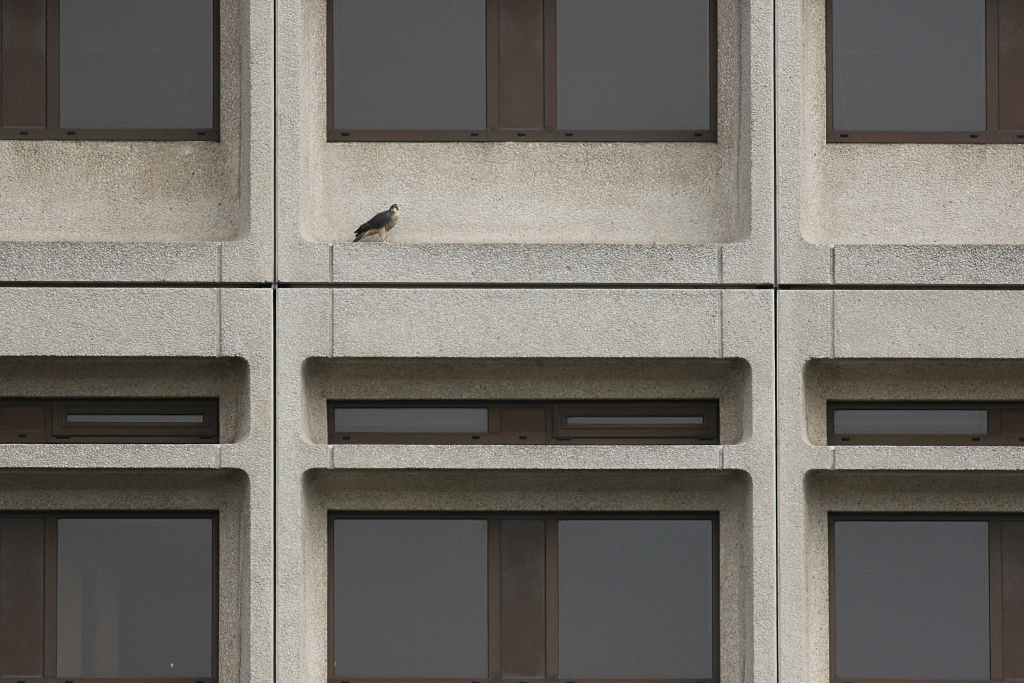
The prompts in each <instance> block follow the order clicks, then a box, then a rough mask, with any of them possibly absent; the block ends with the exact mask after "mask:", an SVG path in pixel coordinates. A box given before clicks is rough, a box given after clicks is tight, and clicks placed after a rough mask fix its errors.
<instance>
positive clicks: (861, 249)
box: [775, 0, 1024, 285]
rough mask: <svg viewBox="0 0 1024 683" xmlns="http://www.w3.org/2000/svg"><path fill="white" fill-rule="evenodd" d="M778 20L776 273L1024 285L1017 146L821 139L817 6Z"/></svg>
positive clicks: (805, 279)
mask: <svg viewBox="0 0 1024 683" xmlns="http://www.w3.org/2000/svg"><path fill="white" fill-rule="evenodd" d="M776 26H777V45H778V49H779V54H778V58H777V59H776V61H775V64H776V81H777V84H778V97H777V100H776V112H777V117H778V128H777V153H778V155H777V158H778V202H779V206H778V216H779V222H778V231H779V240H778V249H779V273H780V278H781V280H782V281H783V282H787V283H836V284H881V285H884V284H922V285H928V284H1019V283H1021V282H1024V271H1022V270H1021V268H1019V267H1018V266H1016V265H1013V264H1014V263H1015V262H1019V261H1020V260H1021V256H1022V254H1024V240H1021V236H1020V230H1019V217H1020V215H1021V209H1022V207H1024V204H1022V201H1024V200H1022V196H1024V193H1022V192H1021V190H1022V188H1024V172H1022V170H1021V169H1022V168H1024V164H1022V161H1024V146H1021V145H1013V144H987V145H976V144H958V145H953V144H867V143H826V141H825V135H826V101H825V100H826V64H825V54H826V52H825V5H824V3H821V2H814V1H812V0H784V1H783V2H779V3H777V4H776Z"/></svg>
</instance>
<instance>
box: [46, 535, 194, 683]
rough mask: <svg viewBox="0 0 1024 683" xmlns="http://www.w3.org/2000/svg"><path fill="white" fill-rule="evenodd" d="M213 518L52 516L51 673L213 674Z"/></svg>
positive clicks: (138, 675)
mask: <svg viewBox="0 0 1024 683" xmlns="http://www.w3.org/2000/svg"><path fill="white" fill-rule="evenodd" d="M213 580H214V570H213V521H212V520H210V519H61V520H58V522H57V674H58V676H60V677H62V678H63V677H68V678H77V677H85V676H97V677H118V676H120V677H169V676H174V677H186V676H187V677H190V678H191V677H195V678H201V677H209V676H211V675H212V666H213V664H212V660H213V654H212V644H213V638H212V633H213V630H212V629H213Z"/></svg>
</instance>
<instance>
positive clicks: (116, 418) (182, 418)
mask: <svg viewBox="0 0 1024 683" xmlns="http://www.w3.org/2000/svg"><path fill="white" fill-rule="evenodd" d="M67 421H68V422H188V423H192V424H202V422H203V416H202V415H139V414H135V413H123V414H120V415H112V414H107V415H90V414H86V413H82V414H74V413H69V414H68V416H67Z"/></svg>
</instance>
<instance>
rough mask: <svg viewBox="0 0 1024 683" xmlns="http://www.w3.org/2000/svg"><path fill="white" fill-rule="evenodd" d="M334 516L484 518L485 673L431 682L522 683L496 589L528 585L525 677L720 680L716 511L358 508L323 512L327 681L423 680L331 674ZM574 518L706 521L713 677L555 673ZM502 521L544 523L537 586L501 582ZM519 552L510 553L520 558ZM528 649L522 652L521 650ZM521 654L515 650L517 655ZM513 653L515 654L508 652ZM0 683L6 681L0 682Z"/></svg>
mask: <svg viewBox="0 0 1024 683" xmlns="http://www.w3.org/2000/svg"><path fill="white" fill-rule="evenodd" d="M335 519H485V520H487V597H488V599H487V630H488V634H487V668H488V677H486V678H479V679H468V678H467V679H429V680H433V681H434V682H435V683H441V681H446V682H448V683H523V679H522V678H521V677H518V676H517V677H503V676H502V675H501V659H502V647H503V646H504V647H505V649H506V654H508V650H509V648H512V651H513V652H514V653H515V652H521V651H519V650H516V649H515V648H516V646H519V647H526V644H525V643H524V642H523V641H525V640H528V638H520V639H517V638H516V634H517V632H518V629H505V630H504V631H503V630H502V628H501V624H502V610H501V603H502V600H503V597H502V592H503V591H502V588H503V587H505V588H509V587H510V588H511V589H513V590H514V589H519V590H520V591H521V592H524V593H528V592H529V591H530V590H531V589H537V590H540V591H542V592H543V593H544V595H545V598H544V604H545V618H544V626H545V636H544V641H545V645H544V652H543V657H544V660H545V674H546V675H545V677H544V678H542V679H537V678H531V679H530V680H531V681H546V682H547V683H630V682H631V681H652V680H657V681H658V683H717V682H718V681H719V680H720V678H721V672H720V659H721V616H720V604H719V603H720V601H721V599H720V588H721V571H720V555H721V542H720V538H719V515H718V513H717V512H679V513H674V512H673V513H642V512H621V513H620V512H615V513H607V512H606V513H589V514H588V513H576V512H561V513H559V512H551V513H518V512H500V513H494V512H486V513H473V512H440V513H437V512H384V513H363V512H332V513H329V514H328V523H327V671H328V674H327V680H328V683H414V682H415V683H423V681H424V680H425V679H404V678H377V679H374V678H357V677H348V678H335V677H334V675H333V673H334V665H333V663H334V520H335ZM576 519H608V520H620V519H623V520H625V519H695V520H708V521H710V522H711V543H712V548H711V561H712V567H711V576H712V585H711V602H712V610H711V619H712V622H711V629H712V649H713V651H712V654H711V663H712V668H713V675H712V676H711V677H710V678H693V679H689V678H685V679H684V678H659V679H588V678H573V679H565V678H559V676H558V522H559V521H560V520H576ZM505 520H512V521H521V520H543V521H544V530H545V538H544V549H543V551H542V553H543V555H544V558H543V561H544V567H545V572H544V574H545V575H544V579H543V585H541V586H535V585H532V584H530V583H528V582H525V581H523V582H512V581H506V582H504V583H503V582H502V580H501V579H502V576H503V574H502V567H501V553H502V542H501V523H502V522H503V521H505ZM523 554H524V553H522V552H520V553H516V555H517V556H520V557H521V556H522V555H523ZM504 600H505V601H506V602H509V601H513V600H515V598H514V597H512V598H510V597H505V598H504ZM509 631H512V635H511V636H507V637H504V638H503V637H502V634H503V633H508V632H509ZM527 652H528V651H527ZM522 656H523V655H521V654H520V658H521V657H522ZM512 657H515V654H512ZM0 683H6V682H2V681H0Z"/></svg>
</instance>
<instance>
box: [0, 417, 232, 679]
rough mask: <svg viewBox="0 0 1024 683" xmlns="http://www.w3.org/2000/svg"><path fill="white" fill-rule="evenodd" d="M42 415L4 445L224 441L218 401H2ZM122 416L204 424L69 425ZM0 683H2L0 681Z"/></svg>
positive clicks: (11, 432)
mask: <svg viewBox="0 0 1024 683" xmlns="http://www.w3.org/2000/svg"><path fill="white" fill-rule="evenodd" d="M10 408H15V409H19V408H20V409H29V410H35V411H42V415H43V418H44V420H43V424H42V429H32V428H30V427H28V426H26V423H23V424H22V428H16V429H0V443H217V442H219V441H220V400H219V399H217V398H188V399H174V398H170V399H150V398H67V399H65V398H57V399H50V398H38V399H36V398H25V399H2V400H0V411H4V410H5V409H10ZM82 410H88V411H94V412H97V411H103V412H116V413H124V414H149V413H164V414H168V413H169V414H176V413H178V414H192V415H194V414H201V415H203V422H202V423H201V424H184V423H179V424H174V423H171V424H167V423H162V422H150V423H146V422H143V423H139V422H121V423H118V422H104V423H100V424H97V425H92V426H83V425H75V424H70V423H69V422H68V421H67V415H68V414H69V413H71V412H73V411H82ZM0 683H3V682H2V681H0Z"/></svg>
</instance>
